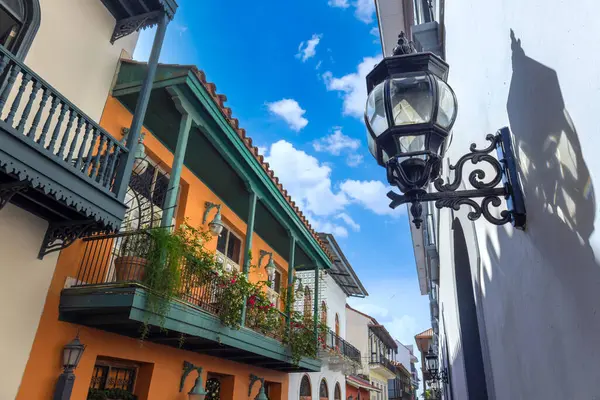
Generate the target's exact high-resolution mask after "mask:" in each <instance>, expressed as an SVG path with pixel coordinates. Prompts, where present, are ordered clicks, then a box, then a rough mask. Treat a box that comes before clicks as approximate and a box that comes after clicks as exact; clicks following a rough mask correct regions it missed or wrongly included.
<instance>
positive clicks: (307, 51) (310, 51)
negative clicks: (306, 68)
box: [296, 33, 323, 62]
mask: <svg viewBox="0 0 600 400" xmlns="http://www.w3.org/2000/svg"><path fill="white" fill-rule="evenodd" d="M322 36H323V35H322V34H320V35H317V34H316V33H314V34H313V35H312V37H311V38H310V39H309V40H307V41H305V42H300V45H299V46H298V54H296V58H299V59H301V60H302V62H305V61H306V60H308V59H309V58H312V57H314V56H315V54H317V45H318V44H319V42H320V41H321V37H322Z"/></svg>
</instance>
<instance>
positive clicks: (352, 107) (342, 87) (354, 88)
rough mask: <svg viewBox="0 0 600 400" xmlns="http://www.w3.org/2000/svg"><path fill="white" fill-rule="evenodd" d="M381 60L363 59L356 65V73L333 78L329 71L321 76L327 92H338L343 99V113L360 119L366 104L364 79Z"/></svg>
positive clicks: (378, 58)
mask: <svg viewBox="0 0 600 400" xmlns="http://www.w3.org/2000/svg"><path fill="white" fill-rule="evenodd" d="M380 60H381V56H377V57H365V58H363V60H362V61H361V63H360V64H358V66H357V68H356V72H353V73H351V74H348V75H344V76H342V77H341V78H335V77H334V76H333V74H332V73H331V72H329V71H327V72H325V73H324V74H323V80H324V81H325V86H326V87H327V90H330V91H340V92H342V96H343V99H344V107H343V110H344V111H343V113H344V115H351V116H353V117H357V118H360V119H362V118H363V115H364V112H365V104H366V102H367V85H366V84H365V78H366V76H367V74H368V73H369V72H371V70H372V69H373V67H374V66H375V64H377V63H378V62H379V61H380Z"/></svg>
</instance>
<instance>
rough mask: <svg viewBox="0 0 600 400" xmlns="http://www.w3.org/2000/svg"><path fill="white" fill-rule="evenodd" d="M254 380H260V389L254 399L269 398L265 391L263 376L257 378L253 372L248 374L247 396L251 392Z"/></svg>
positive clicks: (264, 399) (267, 399) (266, 399)
mask: <svg viewBox="0 0 600 400" xmlns="http://www.w3.org/2000/svg"><path fill="white" fill-rule="evenodd" d="M255 382H260V390H259V391H258V394H257V395H256V397H255V398H254V400H269V398H268V397H267V394H266V393H265V378H259V377H258V376H256V375H254V374H250V384H249V385H248V396H250V394H251V393H252V387H253V386H254V383H255Z"/></svg>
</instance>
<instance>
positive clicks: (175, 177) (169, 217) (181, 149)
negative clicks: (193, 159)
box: [160, 113, 192, 228]
mask: <svg viewBox="0 0 600 400" xmlns="http://www.w3.org/2000/svg"><path fill="white" fill-rule="evenodd" d="M191 127H192V117H191V116H190V115H189V114H188V113H182V114H181V121H180V122H179V133H178V135H177V146H176V147H175V154H174V155H173V165H172V166H171V176H170V178H169V186H167V194H166V199H165V204H164V208H163V210H164V211H163V215H162V220H161V222H160V226H161V227H163V228H166V227H168V226H171V225H173V214H174V213H175V207H176V206H177V194H178V191H179V181H180V180H181V170H182V168H183V160H184V158H185V151H186V149H187V144H188V138H189V136H190V129H191Z"/></svg>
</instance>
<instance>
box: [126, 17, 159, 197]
mask: <svg viewBox="0 0 600 400" xmlns="http://www.w3.org/2000/svg"><path fill="white" fill-rule="evenodd" d="M168 24H169V16H168V15H167V13H165V14H164V15H162V16H161V18H160V19H159V21H158V27H157V29H156V34H155V35H154V43H153V44H152V51H151V52H150V58H149V60H148V72H147V73H146V77H145V78H144V83H143V84H142V87H141V89H140V95H139V97H138V100H137V104H136V105H135V112H134V114H133V120H132V121H131V127H130V128H129V137H128V138H127V149H128V150H129V153H128V155H127V158H126V161H125V162H122V163H120V165H119V169H118V171H117V175H116V178H115V193H116V194H117V198H118V199H119V200H123V199H125V193H126V192H127V187H128V186H129V179H130V177H131V172H132V171H133V161H134V157H135V147H136V146H137V144H138V138H139V136H140V132H141V130H142V126H143V125H144V117H145V116H146V110H147V109H148V102H149V101H150V93H151V92H152V85H153V83H154V77H155V76H156V68H157V66H158V59H159V57H160V51H161V49H162V45H163V41H164V39H165V33H166V32H167V25H168Z"/></svg>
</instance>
